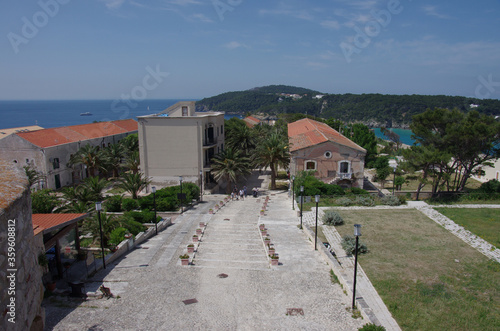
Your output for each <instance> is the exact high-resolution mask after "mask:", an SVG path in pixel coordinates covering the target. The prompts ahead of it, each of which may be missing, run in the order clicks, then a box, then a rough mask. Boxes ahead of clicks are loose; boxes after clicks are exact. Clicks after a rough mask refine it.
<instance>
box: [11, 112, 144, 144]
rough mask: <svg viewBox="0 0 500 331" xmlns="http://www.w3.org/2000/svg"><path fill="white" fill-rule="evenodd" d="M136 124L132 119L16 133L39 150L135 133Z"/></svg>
mask: <svg viewBox="0 0 500 331" xmlns="http://www.w3.org/2000/svg"><path fill="white" fill-rule="evenodd" d="M137 129H138V126H137V122H136V121H135V120H133V119H127V120H119V121H111V122H99V123H90V124H82V125H72V126H63V127H60V128H52V129H43V130H37V131H30V132H18V133H16V134H17V135H18V136H19V137H21V138H23V139H25V140H27V141H29V142H30V143H32V144H33V145H36V146H38V147H41V148H45V147H51V146H57V145H62V144H67V143H72V142H77V141H82V140H89V139H94V138H101V137H106V136H112V135H115V134H120V133H127V132H133V131H137Z"/></svg>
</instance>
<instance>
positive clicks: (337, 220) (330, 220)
mask: <svg viewBox="0 0 500 331" xmlns="http://www.w3.org/2000/svg"><path fill="white" fill-rule="evenodd" d="M323 224H326V225H342V224H344V220H343V219H342V216H340V214H339V213H337V212H336V211H335V210H333V209H329V210H327V211H325V214H324V215H323Z"/></svg>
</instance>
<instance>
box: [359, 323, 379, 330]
mask: <svg viewBox="0 0 500 331" xmlns="http://www.w3.org/2000/svg"><path fill="white" fill-rule="evenodd" d="M358 330H359V331H385V327H383V326H382V325H375V324H373V323H369V324H365V325H363V327H361V328H359V329H358Z"/></svg>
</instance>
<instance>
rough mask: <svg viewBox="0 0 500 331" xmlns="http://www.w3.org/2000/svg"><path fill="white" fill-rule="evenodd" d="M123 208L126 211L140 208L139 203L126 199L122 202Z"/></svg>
mask: <svg viewBox="0 0 500 331" xmlns="http://www.w3.org/2000/svg"><path fill="white" fill-rule="evenodd" d="M122 208H123V210H125V211H131V210H134V209H137V208H139V203H138V202H137V200H134V199H130V198H125V199H123V200H122Z"/></svg>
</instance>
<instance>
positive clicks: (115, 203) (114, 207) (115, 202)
mask: <svg viewBox="0 0 500 331" xmlns="http://www.w3.org/2000/svg"><path fill="white" fill-rule="evenodd" d="M122 200H123V197H122V196H121V195H113V196H111V197H109V198H107V199H106V201H105V202H104V208H105V209H106V211H107V212H111V213H116V212H120V211H122Z"/></svg>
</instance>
